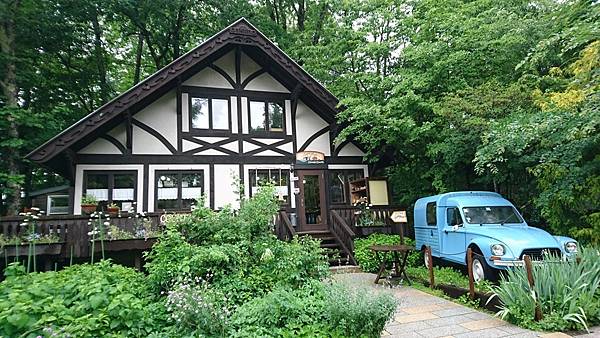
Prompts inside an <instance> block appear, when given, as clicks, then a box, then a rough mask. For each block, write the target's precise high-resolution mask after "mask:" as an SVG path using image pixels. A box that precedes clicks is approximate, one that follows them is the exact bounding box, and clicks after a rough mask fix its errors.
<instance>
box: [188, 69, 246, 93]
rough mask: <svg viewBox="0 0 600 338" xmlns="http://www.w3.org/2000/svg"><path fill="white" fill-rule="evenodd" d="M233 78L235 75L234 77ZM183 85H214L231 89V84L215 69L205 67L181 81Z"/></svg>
mask: <svg viewBox="0 0 600 338" xmlns="http://www.w3.org/2000/svg"><path fill="white" fill-rule="evenodd" d="M234 79H235V77H234ZM183 85H184V86H198V87H214V88H228V89H231V88H232V87H231V84H230V83H229V81H227V79H226V78H224V77H223V75H221V74H219V73H218V72H217V71H216V70H214V69H212V68H209V67H206V68H204V69H202V70H201V71H199V72H198V73H196V74H195V75H193V76H192V77H190V78H189V79H187V80H186V81H185V82H183Z"/></svg>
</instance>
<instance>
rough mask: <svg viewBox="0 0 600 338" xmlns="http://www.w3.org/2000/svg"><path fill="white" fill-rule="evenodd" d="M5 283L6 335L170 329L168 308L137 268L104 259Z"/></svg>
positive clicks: (15, 273) (1, 307)
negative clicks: (167, 326) (95, 262)
mask: <svg viewBox="0 0 600 338" xmlns="http://www.w3.org/2000/svg"><path fill="white" fill-rule="evenodd" d="M5 275H6V277H7V278H6V280H5V281H3V282H2V283H0V323H1V324H0V336H4V337H17V336H21V335H22V336H24V337H25V336H27V337H29V336H33V337H36V336H38V335H41V336H50V335H51V334H52V333H55V334H56V335H57V336H68V335H71V336H77V337H115V336H125V337H145V336H147V335H148V334H149V333H151V332H154V331H160V330H161V327H162V326H164V325H165V321H164V320H163V318H164V316H165V314H164V307H163V306H162V304H161V303H160V302H155V299H154V297H153V295H152V293H151V292H150V289H149V288H148V287H147V284H146V282H145V280H144V276H143V275H142V274H140V273H138V272H136V271H134V270H133V269H129V268H125V267H122V266H118V265H114V264H111V263H110V262H108V261H103V262H100V263H97V264H94V265H89V264H83V265H76V266H73V267H69V268H66V269H64V270H62V271H59V272H44V273H30V274H24V268H23V267H22V266H20V265H18V264H16V263H13V264H11V266H10V267H9V268H8V269H7V270H6V273H5Z"/></svg>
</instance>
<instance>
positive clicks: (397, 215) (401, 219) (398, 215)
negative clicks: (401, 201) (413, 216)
mask: <svg viewBox="0 0 600 338" xmlns="http://www.w3.org/2000/svg"><path fill="white" fill-rule="evenodd" d="M390 218H391V219H392V221H394V222H396V223H408V218H407V217H406V211H405V210H398V211H394V212H392V215H391V216H390Z"/></svg>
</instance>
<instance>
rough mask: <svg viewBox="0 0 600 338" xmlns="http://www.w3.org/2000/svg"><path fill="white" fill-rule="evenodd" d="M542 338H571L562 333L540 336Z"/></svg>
mask: <svg viewBox="0 0 600 338" xmlns="http://www.w3.org/2000/svg"><path fill="white" fill-rule="evenodd" d="M540 337H541V338H569V337H571V336H570V335H568V334H566V333H562V332H553V333H545V334H542V335H540Z"/></svg>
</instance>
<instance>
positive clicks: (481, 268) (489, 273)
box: [471, 253, 498, 283]
mask: <svg viewBox="0 0 600 338" xmlns="http://www.w3.org/2000/svg"><path fill="white" fill-rule="evenodd" d="M471 266H472V267H473V280H474V281H475V283H479V282H481V281H482V280H487V281H492V282H493V281H496V280H497V279H498V271H496V269H494V268H492V267H491V266H489V264H488V263H487V262H486V261H485V257H483V255H481V254H478V253H473V262H472V263H471Z"/></svg>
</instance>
